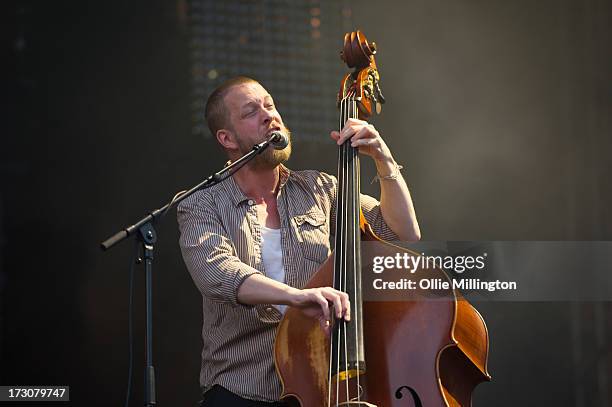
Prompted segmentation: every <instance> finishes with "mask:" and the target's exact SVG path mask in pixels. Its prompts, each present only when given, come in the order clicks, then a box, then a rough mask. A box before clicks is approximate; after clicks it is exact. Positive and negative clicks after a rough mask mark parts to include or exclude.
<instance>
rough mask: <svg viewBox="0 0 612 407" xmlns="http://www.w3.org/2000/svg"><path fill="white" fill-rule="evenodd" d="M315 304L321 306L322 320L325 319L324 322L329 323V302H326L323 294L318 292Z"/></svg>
mask: <svg viewBox="0 0 612 407" xmlns="http://www.w3.org/2000/svg"><path fill="white" fill-rule="evenodd" d="M317 302H318V303H319V305H320V306H321V310H322V311H323V318H325V320H326V321H329V320H330V318H329V302H327V298H325V297H324V296H323V294H321V293H320V292H319V293H318V295H317Z"/></svg>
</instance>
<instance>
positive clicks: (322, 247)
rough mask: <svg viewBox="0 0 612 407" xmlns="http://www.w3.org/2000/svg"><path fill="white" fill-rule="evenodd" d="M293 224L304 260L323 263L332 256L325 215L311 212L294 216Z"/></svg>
mask: <svg viewBox="0 0 612 407" xmlns="http://www.w3.org/2000/svg"><path fill="white" fill-rule="evenodd" d="M293 222H294V225H295V227H296V229H297V231H296V236H297V239H298V241H299V243H300V247H301V249H302V255H303V256H304V258H306V259H309V260H312V261H315V262H317V263H323V262H324V261H325V260H326V259H327V257H328V256H329V254H330V250H329V227H328V224H327V219H326V217H325V214H324V213H323V212H320V211H311V212H308V213H306V214H304V215H297V216H294V217H293Z"/></svg>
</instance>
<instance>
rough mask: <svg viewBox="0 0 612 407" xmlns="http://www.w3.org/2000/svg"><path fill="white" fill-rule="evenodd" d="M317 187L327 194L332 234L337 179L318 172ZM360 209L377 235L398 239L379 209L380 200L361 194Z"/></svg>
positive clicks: (390, 239)
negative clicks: (329, 203) (329, 204)
mask: <svg viewBox="0 0 612 407" xmlns="http://www.w3.org/2000/svg"><path fill="white" fill-rule="evenodd" d="M319 187H321V188H322V189H323V191H324V192H325V193H326V194H327V195H328V197H329V199H330V201H331V213H330V233H331V234H332V235H333V234H334V231H335V230H336V204H337V202H336V196H337V190H338V180H337V179H336V177H334V176H333V175H329V174H326V173H323V172H322V173H320V179H319ZM360 201H361V210H362V211H363V216H364V217H365V218H366V220H367V222H368V224H369V225H370V226H371V227H372V230H373V231H374V233H376V235H377V236H378V237H380V238H381V239H383V240H386V241H394V240H399V237H398V236H397V234H396V233H395V232H394V231H393V230H392V229H391V228H390V227H389V225H387V222H385V219H384V217H383V214H382V212H381V210H380V202H379V201H378V200H377V199H376V198H373V197H371V196H369V195H366V194H361V196H360Z"/></svg>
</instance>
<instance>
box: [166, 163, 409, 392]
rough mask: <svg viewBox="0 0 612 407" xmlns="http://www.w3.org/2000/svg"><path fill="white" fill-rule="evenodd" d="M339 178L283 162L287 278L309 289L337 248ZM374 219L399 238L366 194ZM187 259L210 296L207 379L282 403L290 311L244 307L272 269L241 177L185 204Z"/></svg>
mask: <svg viewBox="0 0 612 407" xmlns="http://www.w3.org/2000/svg"><path fill="white" fill-rule="evenodd" d="M336 186H337V181H336V178H335V177H333V176H331V175H328V174H325V173H322V172H319V171H310V170H309V171H289V170H288V169H287V168H286V167H284V166H282V165H281V166H280V184H279V189H278V196H277V207H278V212H279V215H280V220H281V227H280V230H281V246H282V252H283V267H284V270H285V283H286V284H288V285H290V286H293V287H297V288H302V287H303V286H304V285H305V284H306V283H307V281H308V280H309V278H310V277H311V276H312V275H313V274H314V273H315V272H316V271H317V269H318V268H319V266H320V265H321V264H322V263H323V262H324V261H325V260H326V259H327V257H328V256H329V255H330V254H331V251H330V232H332V233H333V231H334V229H335V206H336ZM361 206H362V209H363V212H364V215H365V217H366V219H367V220H368V223H370V225H371V226H372V228H373V229H374V231H375V232H376V233H377V234H378V235H379V236H380V237H381V238H383V239H385V240H397V236H396V235H395V234H394V233H393V231H391V229H390V228H389V227H388V226H387V225H386V224H385V222H384V220H383V217H382V214H381V211H380V205H379V203H378V201H377V200H376V199H374V198H372V197H370V196H367V195H362V196H361ZM177 215H178V223H179V227H180V231H181V237H180V246H181V251H182V254H183V259H184V261H185V264H186V266H187V269H188V270H189V273H190V274H191V277H192V278H193V281H194V283H195V285H196V286H197V288H198V289H199V290H200V293H201V294H202V307H203V326H202V340H203V342H204V346H203V349H202V367H201V371H200V385H201V387H202V390H203V391H206V390H207V389H209V388H210V387H212V386H213V385H215V384H219V385H221V386H223V387H225V388H226V389H228V390H230V391H232V392H233V393H235V394H237V395H239V396H241V397H244V398H248V399H252V400H258V401H277V400H278V399H279V397H280V394H281V383H280V381H279V379H278V377H277V374H276V370H275V367H274V349H273V347H274V346H273V345H274V337H275V334H276V328H277V326H278V323H279V322H280V319H281V317H282V315H281V313H280V312H279V311H278V309H276V308H275V307H272V306H270V305H255V306H250V305H243V304H241V303H239V302H238V301H237V298H236V295H237V292H238V288H239V287H240V284H241V283H242V282H243V281H244V280H245V279H246V278H247V277H249V276H250V275H252V274H263V275H266V270H265V267H264V264H263V261H262V256H261V228H262V225H261V224H260V223H259V222H258V220H257V210H256V207H255V202H254V201H253V200H251V199H249V197H247V196H246V195H245V194H244V193H243V192H242V191H241V190H240V188H239V187H238V184H236V182H235V180H234V179H233V177H229V178H228V179H227V180H225V181H224V182H222V183H219V184H217V185H215V186H213V187H211V188H208V189H205V190H201V191H198V192H196V193H194V194H193V195H192V196H190V197H189V198H187V199H185V200H184V201H183V202H182V203H181V204H180V205H179V206H178V209H177Z"/></svg>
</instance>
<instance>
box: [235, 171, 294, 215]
mask: <svg viewBox="0 0 612 407" xmlns="http://www.w3.org/2000/svg"><path fill="white" fill-rule="evenodd" d="M278 169H279V176H280V180H279V185H278V192H279V193H280V191H281V189H283V187H284V186H285V184H286V183H287V181H289V177H290V176H291V170H289V168H287V167H285V166H284V165H283V164H279V166H278ZM225 190H226V192H227V193H228V194H229V196H230V198H231V200H232V202H233V203H234V205H235V206H238V205H240V204H241V203H242V202H244V201H248V200H249V197H248V196H246V195H245V194H244V192H242V190H241V189H240V187H239V186H238V183H237V182H236V180H235V179H234V177H233V176H232V177H229V179H227V180H226V181H225Z"/></svg>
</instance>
